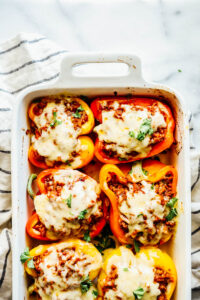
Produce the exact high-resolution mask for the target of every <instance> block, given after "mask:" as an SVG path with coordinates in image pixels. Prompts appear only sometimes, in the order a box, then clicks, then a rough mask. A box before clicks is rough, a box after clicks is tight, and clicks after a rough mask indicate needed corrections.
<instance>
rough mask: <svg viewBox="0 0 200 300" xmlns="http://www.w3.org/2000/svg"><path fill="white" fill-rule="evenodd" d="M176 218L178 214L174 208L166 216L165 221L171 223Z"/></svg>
mask: <svg viewBox="0 0 200 300" xmlns="http://www.w3.org/2000/svg"><path fill="white" fill-rule="evenodd" d="M176 216H178V212H177V210H176V208H172V209H171V210H170V212H169V213H168V215H167V216H166V220H167V221H171V220H172V219H173V218H174V217H176Z"/></svg>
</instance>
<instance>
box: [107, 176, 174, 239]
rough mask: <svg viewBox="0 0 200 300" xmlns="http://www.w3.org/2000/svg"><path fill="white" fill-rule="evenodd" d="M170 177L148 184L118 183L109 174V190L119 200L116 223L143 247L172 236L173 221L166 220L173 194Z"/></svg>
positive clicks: (171, 178)
mask: <svg viewBox="0 0 200 300" xmlns="http://www.w3.org/2000/svg"><path fill="white" fill-rule="evenodd" d="M172 180H173V177H172V174H171V173H170V172H169V173H167V174H166V175H165V177H164V178H163V179H162V180H160V181H158V182H156V183H155V184H151V183H150V182H147V181H144V180H142V181H140V182H128V181H127V183H125V184H124V183H120V182H119V181H118V179H117V177H116V175H114V174H111V180H110V181H109V182H108V186H109V188H110V189H111V190H112V191H113V192H114V193H115V195H116V196H117V199H118V206H119V213H120V219H119V224H120V227H121V229H122V230H123V231H124V232H125V234H126V236H127V237H131V238H133V239H137V240H139V241H140V242H141V243H142V244H152V245H154V244H158V243H160V242H162V241H163V240H164V239H165V238H166V237H167V236H168V235H171V234H172V232H173V230H174V228H175V224H176V221H175V220H174V219H172V220H170V221H168V220H167V218H166V217H167V215H168V214H169V212H170V208H169V207H168V206H167V203H168V202H169V200H170V199H171V198H172V197H174V196H175V194H174V193H173V192H172Z"/></svg>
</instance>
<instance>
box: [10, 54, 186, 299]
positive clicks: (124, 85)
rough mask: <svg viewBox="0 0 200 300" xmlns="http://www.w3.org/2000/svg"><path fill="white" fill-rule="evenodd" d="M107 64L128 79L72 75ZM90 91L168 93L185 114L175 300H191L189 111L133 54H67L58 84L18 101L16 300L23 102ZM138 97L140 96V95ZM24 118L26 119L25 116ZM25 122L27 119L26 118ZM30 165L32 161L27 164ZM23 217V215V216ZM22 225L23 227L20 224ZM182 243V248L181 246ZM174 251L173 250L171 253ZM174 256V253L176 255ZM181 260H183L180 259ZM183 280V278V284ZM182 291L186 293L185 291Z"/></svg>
mask: <svg viewBox="0 0 200 300" xmlns="http://www.w3.org/2000/svg"><path fill="white" fill-rule="evenodd" d="M91 62H97V63H106V62H122V63H125V64H127V65H128V67H129V72H128V74H127V75H126V76H122V77H121V76H117V77H116V76H110V77H107V76H106V77H74V76H73V75H72V68H73V66H74V65H76V64H82V63H91ZM85 89H86V90H87V89H96V90H97V91H98V90H99V91H101V90H103V89H104V90H106V89H108V90H109V89H112V90H117V89H119V90H120V89H121V90H122V91H123V90H124V91H125V90H126V91H129V89H130V92H133V93H134V89H136V90H137V89H138V90H140V89H142V90H149V89H151V90H154V91H161V90H162V91H166V93H169V94H171V95H173V97H174V98H175V101H178V102H179V103H178V105H179V106H180V109H181V111H182V115H183V119H182V124H181V126H182V129H181V130H182V134H183V136H184V139H183V144H182V150H181V153H182V154H181V162H180V163H179V166H181V168H182V166H183V170H182V169H181V176H179V181H180V182H181V190H183V191H181V193H184V196H185V199H187V200H185V201H184V204H183V206H184V213H183V214H182V216H181V219H182V218H183V220H181V223H182V225H183V226H181V227H184V230H182V232H178V233H177V234H178V235H179V236H180V237H179V238H178V242H176V239H175V242H174V245H175V246H173V247H175V248H177V247H178V249H179V252H178V256H177V253H176V259H178V257H179V255H180V256H181V258H180V260H182V259H183V260H184V261H182V262H181V261H179V266H178V269H179V270H178V273H179V281H178V287H177V292H176V294H175V297H174V299H175V300H188V299H191V259H190V254H191V235H190V232H191V231H190V229H191V220H190V211H191V210H190V163H189V130H188V129H189V127H188V117H187V113H186V110H185V105H184V102H183V100H182V97H181V96H180V95H179V94H178V93H177V92H175V91H174V90H172V89H170V88H169V87H167V86H163V85H158V84H154V83H149V82H146V81H145V80H144V79H143V77H142V74H141V63H140V59H139V58H138V57H137V56H134V55H132V54H118V53H117V54H113V53H112V54H109V53H103V54H101V53H77V54H67V55H66V57H65V58H64V59H63V61H62V63H61V72H60V76H59V78H58V80H56V81H55V82H53V83H50V84H42V85H39V86H34V87H32V88H29V89H27V90H26V91H24V92H23V93H21V94H20V95H19V97H18V98H17V100H16V103H15V107H14V110H13V111H14V118H13V130H12V146H11V149H12V213H13V248H12V258H13V275H12V280H13V281H12V282H13V286H12V291H13V299H14V300H21V299H22V297H23V298H24V299H25V298H26V296H25V292H24V291H25V289H26V287H24V286H21V284H22V282H24V280H23V279H22V277H23V276H24V275H23V267H22V266H21V265H20V262H19V254H20V251H23V248H22V246H24V241H25V233H24V236H23V237H22V236H20V220H21V219H20V216H21V215H20V205H22V203H20V201H22V200H21V199H20V198H21V195H19V189H18V185H19V184H18V180H19V178H18V175H19V172H21V171H20V170H19V165H18V163H19V160H20V156H19V151H23V149H19V147H20V148H21V144H19V137H18V135H19V128H18V123H19V118H20V113H21V111H20V105H21V103H22V101H23V100H24V99H25V98H26V97H27V96H30V95H32V96H31V97H32V99H33V98H34V97H35V96H33V95H35V93H36V94H37V93H38V92H39V93H40V92H42V91H45V92H51V93H54V92H53V91H54V90H57V92H59V91H62V90H74V94H76V91H77V90H85ZM136 94H137V93H136ZM22 117H23V116H22ZM24 118H27V117H26V116H24ZM27 163H28V161H27ZM22 213H23V212H22ZM18 221H19V223H18ZM178 231H181V229H180V226H179V227H178ZM180 243H181V245H180ZM170 251H171V250H170ZM172 252H173V251H172ZM182 252H183V253H184V254H182ZM178 260H179V259H178ZM180 277H181V278H182V280H181V282H180ZM181 290H182V291H181Z"/></svg>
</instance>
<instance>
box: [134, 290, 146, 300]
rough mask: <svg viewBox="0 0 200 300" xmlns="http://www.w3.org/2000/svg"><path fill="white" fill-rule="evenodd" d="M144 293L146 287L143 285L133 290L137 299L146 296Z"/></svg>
mask: <svg viewBox="0 0 200 300" xmlns="http://www.w3.org/2000/svg"><path fill="white" fill-rule="evenodd" d="M144 293H145V291H144V289H143V288H141V287H139V288H138V289H137V290H135V291H134V292H133V295H134V296H135V299H139V300H140V299H142V297H143V296H144Z"/></svg>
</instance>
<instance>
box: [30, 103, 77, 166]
mask: <svg viewBox="0 0 200 300" xmlns="http://www.w3.org/2000/svg"><path fill="white" fill-rule="evenodd" d="M74 104H76V106H77V104H78V103H76V101H75V100H72V99H70V98H69V99H68V98H67V99H65V100H60V101H59V102H58V103H56V102H55V101H50V102H47V105H46V106H45V107H44V108H43V110H42V113H41V114H40V115H38V116H37V115H36V116H35V118H34V123H35V125H36V127H37V128H38V130H39V135H37V136H36V135H33V136H32V140H31V142H32V144H33V146H34V149H35V150H37V152H38V153H39V155H40V156H43V157H45V159H46V163H48V165H50V164H51V163H52V162H53V161H61V162H66V161H70V160H78V159H79V158H78V157H77V155H75V156H73V155H72V154H73V153H76V154H78V153H80V151H81V150H82V148H81V143H80V141H79V140H78V136H79V135H80V132H81V126H76V125H75V124H74V122H73V118H72V117H73V114H72V113H71V112H70V113H68V105H74ZM78 106H80V105H78ZM79 113H80V112H79Z"/></svg>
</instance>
